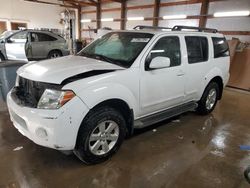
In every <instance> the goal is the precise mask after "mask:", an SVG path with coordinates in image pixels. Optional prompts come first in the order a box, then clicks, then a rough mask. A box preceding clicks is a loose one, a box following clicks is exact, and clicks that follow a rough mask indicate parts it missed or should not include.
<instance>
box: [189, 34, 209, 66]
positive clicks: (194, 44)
mask: <svg viewBox="0 0 250 188" xmlns="http://www.w3.org/2000/svg"><path fill="white" fill-rule="evenodd" d="M185 40H186V45H187V53H188V63H190V64H192V63H200V62H204V61H207V60H208V40H207V38H206V37H193V36H187V37H185Z"/></svg>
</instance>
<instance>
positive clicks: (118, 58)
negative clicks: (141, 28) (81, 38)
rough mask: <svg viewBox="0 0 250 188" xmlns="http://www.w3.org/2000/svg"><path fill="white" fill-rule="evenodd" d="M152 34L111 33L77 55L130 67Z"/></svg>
mask: <svg viewBox="0 0 250 188" xmlns="http://www.w3.org/2000/svg"><path fill="white" fill-rule="evenodd" d="M152 37H153V34H150V33H135V32H111V33H108V34H106V35H104V36H102V37H101V38H99V39H97V40H96V41H94V42H93V43H91V44H90V45H89V46H87V47H86V48H84V49H83V50H82V51H81V52H80V53H79V54H78V55H80V56H86V57H90V58H95V59H100V60H104V61H107V62H110V63H113V64H117V65H120V66H122V67H126V68H128V67H130V66H131V65H132V64H133V62H134V60H135V59H136V58H137V56H138V55H139V54H140V53H141V51H142V50H143V48H144V47H145V46H146V45H147V44H148V42H149V41H150V39H151V38H152Z"/></svg>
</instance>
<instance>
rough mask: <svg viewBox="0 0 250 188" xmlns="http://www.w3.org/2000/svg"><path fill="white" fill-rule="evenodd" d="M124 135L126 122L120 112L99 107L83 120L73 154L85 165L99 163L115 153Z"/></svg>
mask: <svg viewBox="0 0 250 188" xmlns="http://www.w3.org/2000/svg"><path fill="white" fill-rule="evenodd" d="M111 125H112V127H115V128H114V129H113V128H112V127H111ZM104 127H105V128H104ZM109 128H110V130H109ZM101 129H102V130H101ZM104 130H105V131H104ZM111 130H112V131H111ZM109 134H110V136H109ZM94 135H95V136H94ZM125 135H126V122H125V120H124V117H123V116H122V115H121V114H120V112H118V111H117V110H115V109H114V108H111V107H99V108H97V109H96V110H93V111H91V112H90V113H89V114H88V115H87V116H86V118H85V119H84V121H83V123H82V125H81V127H80V129H79V132H78V137H77V142H76V147H75V150H74V153H75V155H76V156H77V157H78V158H79V159H80V160H81V161H83V162H84V163H86V164H97V163H101V162H103V161H106V160H107V159H109V158H110V157H111V156H112V155H113V154H114V153H116V151H117V150H118V149H119V148H120V146H121V144H122V142H123V140H124V138H125ZM110 138H112V140H113V141H111V140H109V139H110ZM91 140H92V141H91Z"/></svg>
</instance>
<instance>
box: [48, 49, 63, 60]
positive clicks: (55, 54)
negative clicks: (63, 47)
mask: <svg viewBox="0 0 250 188" xmlns="http://www.w3.org/2000/svg"><path fill="white" fill-rule="evenodd" d="M58 57H62V52H60V51H59V50H53V51H51V52H50V53H49V55H48V59H54V58H58Z"/></svg>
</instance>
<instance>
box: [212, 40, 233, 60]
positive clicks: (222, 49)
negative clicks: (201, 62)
mask: <svg viewBox="0 0 250 188" xmlns="http://www.w3.org/2000/svg"><path fill="white" fill-rule="evenodd" d="M212 41H213V45H214V58H218V57H226V56H229V48H228V44H227V41H226V39H225V38H217V37H212Z"/></svg>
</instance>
